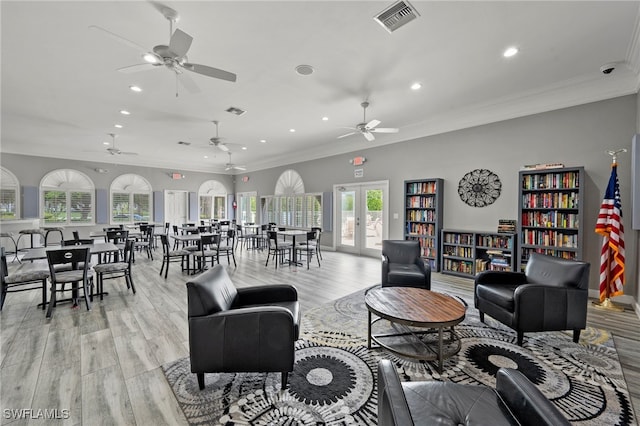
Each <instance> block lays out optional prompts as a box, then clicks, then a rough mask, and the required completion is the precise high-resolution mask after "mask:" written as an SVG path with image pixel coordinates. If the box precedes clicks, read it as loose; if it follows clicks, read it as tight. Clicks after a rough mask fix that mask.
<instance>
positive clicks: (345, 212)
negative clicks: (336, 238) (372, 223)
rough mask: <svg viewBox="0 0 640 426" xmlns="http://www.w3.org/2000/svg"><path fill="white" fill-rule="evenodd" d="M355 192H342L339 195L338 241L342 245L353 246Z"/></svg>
mask: <svg viewBox="0 0 640 426" xmlns="http://www.w3.org/2000/svg"><path fill="white" fill-rule="evenodd" d="M355 194H356V193H355V191H344V192H342V193H340V198H341V202H340V208H341V212H342V213H341V215H340V217H341V222H342V223H341V233H340V236H341V238H340V240H341V243H342V245H345V246H351V247H353V246H354V245H355V239H354V237H355V231H356V229H355Z"/></svg>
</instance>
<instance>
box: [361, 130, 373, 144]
mask: <svg viewBox="0 0 640 426" xmlns="http://www.w3.org/2000/svg"><path fill="white" fill-rule="evenodd" d="M362 134H363V135H364V137H365V138H366V139H367V140H368V141H369V142H371V141H373V140H375V139H376V138H375V136H373V135H372V134H371V133H369V132H362Z"/></svg>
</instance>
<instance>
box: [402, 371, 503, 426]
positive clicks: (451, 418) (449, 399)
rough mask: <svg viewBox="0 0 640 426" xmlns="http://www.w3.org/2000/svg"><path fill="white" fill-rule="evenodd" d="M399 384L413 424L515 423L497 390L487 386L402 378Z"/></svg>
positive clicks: (500, 425)
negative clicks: (404, 379) (414, 380)
mask: <svg viewBox="0 0 640 426" xmlns="http://www.w3.org/2000/svg"><path fill="white" fill-rule="evenodd" d="M402 388H403V392H404V396H405V398H406V399H407V404H408V405H409V411H410V413H411V418H412V420H413V422H414V424H416V425H474V424H479V423H478V422H479V421H481V422H482V424H490V425H492V426H502V425H505V426H510V425H513V424H514V419H513V418H512V417H511V416H510V415H507V410H506V409H505V407H504V406H503V405H502V403H501V401H500V397H499V396H498V394H497V393H496V392H495V390H494V389H491V388H489V387H486V386H478V385H462V384H457V383H451V382H435V381H434V382H404V383H402Z"/></svg>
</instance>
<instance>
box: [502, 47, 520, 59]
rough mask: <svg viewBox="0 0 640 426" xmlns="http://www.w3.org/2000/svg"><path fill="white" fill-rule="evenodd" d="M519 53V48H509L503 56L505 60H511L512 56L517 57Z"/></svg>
mask: <svg viewBox="0 0 640 426" xmlns="http://www.w3.org/2000/svg"><path fill="white" fill-rule="evenodd" d="M517 53H518V48H517V47H513V46H512V47H508V48H507V49H506V50H505V51H504V53H502V56H504V57H505V58H510V57H512V56H515V55H516V54H517Z"/></svg>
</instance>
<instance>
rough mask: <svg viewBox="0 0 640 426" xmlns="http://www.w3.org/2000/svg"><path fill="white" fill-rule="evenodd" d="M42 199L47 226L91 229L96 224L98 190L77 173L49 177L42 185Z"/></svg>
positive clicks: (66, 171) (56, 172) (68, 171)
mask: <svg viewBox="0 0 640 426" xmlns="http://www.w3.org/2000/svg"><path fill="white" fill-rule="evenodd" d="M40 197H41V198H40V199H41V201H42V202H41V203H40V216H41V217H42V218H43V219H44V223H45V225H81V224H83V225H84V224H86V225H90V224H93V223H94V221H95V219H94V218H95V187H94V185H93V182H92V181H91V179H89V177H88V176H87V175H85V174H84V173H81V172H79V171H78V170H72V169H60V170H54V171H52V172H50V173H48V174H47V175H46V176H45V177H43V178H42V181H41V182H40Z"/></svg>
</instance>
